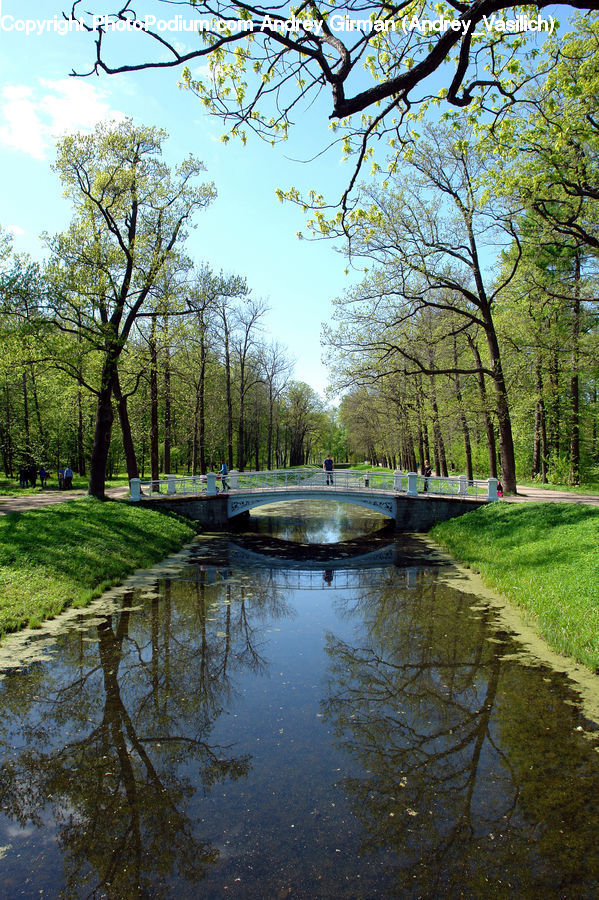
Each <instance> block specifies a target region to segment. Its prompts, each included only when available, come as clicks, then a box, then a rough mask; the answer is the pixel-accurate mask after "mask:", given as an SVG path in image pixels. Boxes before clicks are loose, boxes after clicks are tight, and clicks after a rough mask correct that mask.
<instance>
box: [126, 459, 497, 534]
mask: <svg viewBox="0 0 599 900" xmlns="http://www.w3.org/2000/svg"><path fill="white" fill-rule="evenodd" d="M218 480H219V479H218V476H217V475H215V474H214V473H208V475H206V476H199V475H198V476H195V477H184V478H183V477H179V476H174V475H168V476H166V478H164V479H161V480H160V481H154V482H150V481H148V482H141V480H140V479H132V480H131V501H132V502H134V503H144V504H151V505H152V506H156V507H158V508H161V509H169V510H172V511H173V512H177V513H179V514H180V515H183V516H186V517H187V518H190V519H195V520H197V521H199V522H200V523H201V524H202V525H203V526H204V527H206V528H209V529H227V527H228V526H229V523H230V521H231V520H232V519H235V518H236V517H237V516H240V515H244V514H247V513H249V511H250V510H251V509H255V508H256V507H258V506H264V505H267V504H271V503H281V502H284V501H291V500H319V501H323V500H324V501H330V500H333V501H337V502H340V503H351V504H354V505H356V506H363V507H366V508H368V509H372V510H374V511H375V512H379V513H381V514H382V515H384V516H387V517H388V518H390V519H393V521H394V522H395V528H396V530H397V531H416V532H418V531H420V532H423V531H428V529H429V528H431V527H432V526H433V525H434V524H435V523H436V522H443V521H445V520H447V519H452V518H454V517H455V516H460V515H463V514H464V513H466V512H470V511H471V510H473V509H476V508H478V507H479V506H483V505H485V504H486V503H489V502H490V501H493V500H496V499H497V481H496V480H495V479H493V478H490V479H488V480H486V481H467V480H466V478H465V477H464V476H459V477H457V478H438V477H436V476H431V477H429V478H424V477H422V476H419V475H417V474H416V473H414V472H409V473H403V472H390V473H386V472H378V471H376V470H373V471H370V472H363V471H351V470H340V471H336V472H334V473H333V474H332V475H328V474H327V473H325V472H323V471H321V470H320V469H279V470H274V471H264V472H239V473H238V472H231V474H230V475H229V476H228V477H227V479H226V481H225V483H224V484H221V485H220V490H219V485H218Z"/></svg>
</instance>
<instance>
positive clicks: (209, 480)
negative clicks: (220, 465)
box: [206, 472, 218, 497]
mask: <svg viewBox="0 0 599 900" xmlns="http://www.w3.org/2000/svg"><path fill="white" fill-rule="evenodd" d="M217 493H218V491H217V490H216V473H215V472H207V473H206V495H207V496H208V497H214V495H215V494H217Z"/></svg>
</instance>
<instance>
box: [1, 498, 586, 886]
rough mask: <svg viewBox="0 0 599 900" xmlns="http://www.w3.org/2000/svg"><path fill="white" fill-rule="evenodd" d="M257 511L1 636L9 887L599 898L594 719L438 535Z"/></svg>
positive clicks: (346, 512)
mask: <svg viewBox="0 0 599 900" xmlns="http://www.w3.org/2000/svg"><path fill="white" fill-rule="evenodd" d="M384 524H385V520H384V519H382V518H381V517H379V516H377V515H376V514H374V513H369V512H367V511H364V510H362V511H357V510H356V508H350V507H347V506H343V505H338V506H336V507H335V506H334V505H333V506H327V507H325V506H324V505H322V504H317V503H316V502H311V503H304V504H294V505H292V504H289V503H287V504H281V505H279V506H277V507H274V506H273V507H263V508H262V509H261V510H259V511H257V514H256V515H254V516H252V517H251V519H249V520H246V521H245V522H244V523H242V524H241V525H240V527H239V530H238V531H235V532H230V533H227V534H215V535H203V536H202V537H200V538H198V539H197V541H196V542H195V543H194V544H193V545H191V546H190V547H188V548H186V549H185V550H184V551H183V552H182V553H180V554H178V555H177V556H176V557H173V558H170V559H169V560H166V561H165V562H164V564H163V565H162V566H160V567H157V569H156V570H154V571H152V572H147V573H142V574H138V575H137V576H135V577H133V578H132V579H130V581H129V582H128V583H127V584H126V585H125V586H123V587H122V588H120V589H115V590H113V591H110V592H109V593H108V594H107V595H106V596H105V597H103V598H101V600H100V601H98V602H96V603H94V604H93V606H92V607H90V608H88V609H87V610H83V611H74V610H72V611H70V612H69V613H68V614H67V615H66V616H65V617H62V618H61V619H60V620H59V621H57V622H56V623H54V624H52V625H51V626H49V627H46V628H44V629H42V630H40V631H39V632H29V633H27V634H23V635H17V636H15V637H13V638H11V639H10V640H8V641H7V642H6V644H5V645H3V648H2V656H1V659H0V668H1V670H2V679H1V680H0V722H1V724H0V798H1V804H0V806H1V809H0V895H1V896H2V897H6V898H12V897H31V898H33V897H36V898H39V897H52V898H54V897H65V898H71V897H73V898H79V897H86V898H89V897H91V898H101V897H106V898H137V897H139V898H171V897H176V898H197V897H202V898H220V897H238V898H244V900H245V898H286V897H290V898H321V897H322V898H340V897H346V898H371V897H407V898H417V897H425V898H440V897H443V898H445V897H451V898H453V897H456V898H458V897H459V898H462V897H463V898H481V897H494V898H497V897H499V898H502V897H505V898H508V897H510V898H511V897H514V896H518V897H520V898H538V897H545V898H552V897H556V898H557V897H560V898H561V897H564V898H578V897H585V898H586V897H588V898H591V897H597V896H598V895H599V849H598V848H599V842H598V840H597V835H598V834H599V753H598V752H597V750H598V748H599V742H598V740H597V738H598V727H597V724H596V723H595V722H594V721H592V719H591V717H590V716H589V715H588V714H587V715H585V712H584V708H583V705H582V704H581V699H580V695H579V692H578V690H577V688H576V685H575V683H574V682H572V681H571V680H569V678H568V677H567V675H566V674H564V673H563V672H560V671H557V670H555V669H554V668H552V667H550V666H549V665H547V664H544V663H543V662H542V661H540V660H539V659H538V658H535V657H534V656H532V655H530V654H529V653H528V651H527V649H526V647H525V646H524V644H523V643H522V641H521V640H520V638H519V636H518V635H517V634H516V633H514V632H512V631H511V630H510V629H509V628H508V627H506V625H505V621H504V619H503V618H502V617H501V615H500V612H499V611H498V608H497V606H496V605H495V604H493V603H490V602H488V601H487V600H485V599H484V598H482V597H476V596H475V595H473V593H472V589H471V587H470V586H469V584H468V583H467V581H466V579H465V578H463V577H462V576H461V575H460V573H459V572H458V571H457V570H456V569H454V568H453V567H451V566H450V565H449V564H448V563H447V560H445V559H444V558H443V556H442V555H441V554H438V553H436V552H435V551H434V549H431V545H430V542H428V541H426V540H423V539H421V538H419V537H417V536H409V535H394V533H393V532H389V531H388V530H386V529H385V528H384V527H383V526H384Z"/></svg>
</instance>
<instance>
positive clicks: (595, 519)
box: [430, 502, 599, 672]
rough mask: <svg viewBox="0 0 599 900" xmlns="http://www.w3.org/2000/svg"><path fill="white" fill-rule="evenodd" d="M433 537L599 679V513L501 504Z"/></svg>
mask: <svg viewBox="0 0 599 900" xmlns="http://www.w3.org/2000/svg"><path fill="white" fill-rule="evenodd" d="M430 535H431V537H432V538H434V540H436V541H438V542H439V543H440V544H441V545H442V546H443V547H445V548H446V549H447V550H448V551H449V552H450V553H451V554H452V556H454V557H455V558H456V559H457V560H458V561H459V562H460V563H462V564H463V565H466V566H468V567H469V568H471V569H472V570H474V571H476V572H480V574H481V576H482V578H483V580H484V582H485V583H486V584H487V585H488V586H489V587H490V588H492V589H493V590H495V591H497V592H499V593H500V594H502V595H503V596H504V597H505V598H506V599H507V600H509V601H510V603H512V604H514V605H515V606H517V607H518V608H519V609H520V610H521V612H522V614H523V616H524V618H525V620H526V621H527V622H529V623H532V624H534V625H535V627H536V628H537V629H538V631H539V633H540V634H541V635H542V637H543V638H544V639H545V640H546V641H547V643H548V644H549V645H550V646H551V647H552V648H553V649H554V650H556V651H557V652H558V653H561V654H563V655H565V656H568V657H570V658H572V659H573V660H576V661H577V662H579V663H582V664H583V665H584V666H587V667H588V668H589V669H591V671H593V672H599V509H597V508H595V507H588V506H583V505H579V504H576V505H574V504H570V503H525V504H511V503H502V502H499V503H493V504H491V505H489V506H486V507H483V508H482V509H478V510H475V511H474V512H471V513H468V514H467V515H465V516H461V517H460V518H459V519H452V520H451V521H449V522H444V523H442V524H440V525H437V526H435V527H434V528H433V529H432V531H431V532H430Z"/></svg>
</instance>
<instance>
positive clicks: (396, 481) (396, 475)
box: [393, 469, 401, 494]
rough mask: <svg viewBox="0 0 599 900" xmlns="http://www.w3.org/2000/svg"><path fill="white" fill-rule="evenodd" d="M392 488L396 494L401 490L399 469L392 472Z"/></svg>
mask: <svg viewBox="0 0 599 900" xmlns="http://www.w3.org/2000/svg"><path fill="white" fill-rule="evenodd" d="M393 490H394V491H395V493H396V494H399V492H400V491H401V472H400V471H399V469H397V470H396V471H395V472H394V473H393Z"/></svg>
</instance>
